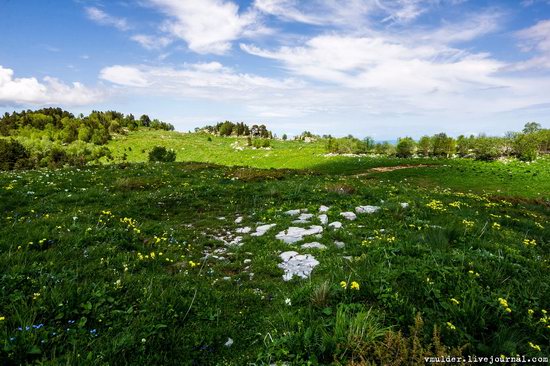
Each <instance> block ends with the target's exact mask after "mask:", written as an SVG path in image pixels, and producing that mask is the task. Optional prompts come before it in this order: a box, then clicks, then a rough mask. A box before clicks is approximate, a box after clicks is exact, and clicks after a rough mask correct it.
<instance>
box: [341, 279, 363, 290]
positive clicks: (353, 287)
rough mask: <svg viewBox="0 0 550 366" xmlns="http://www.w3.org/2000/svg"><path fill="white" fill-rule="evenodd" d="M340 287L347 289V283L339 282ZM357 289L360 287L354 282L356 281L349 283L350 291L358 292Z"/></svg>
mask: <svg viewBox="0 0 550 366" xmlns="http://www.w3.org/2000/svg"><path fill="white" fill-rule="evenodd" d="M340 287H342V288H343V289H347V288H348V283H347V282H346V281H341V282H340ZM359 288H360V286H359V283H358V282H356V281H352V282H351V284H350V289H352V290H356V291H359Z"/></svg>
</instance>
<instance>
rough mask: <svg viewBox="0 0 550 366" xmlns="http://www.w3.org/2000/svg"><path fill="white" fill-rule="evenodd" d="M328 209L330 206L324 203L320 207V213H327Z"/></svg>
mask: <svg viewBox="0 0 550 366" xmlns="http://www.w3.org/2000/svg"><path fill="white" fill-rule="evenodd" d="M328 210H330V207H328V206H325V205H323V206H321V207H319V213H327V212H328Z"/></svg>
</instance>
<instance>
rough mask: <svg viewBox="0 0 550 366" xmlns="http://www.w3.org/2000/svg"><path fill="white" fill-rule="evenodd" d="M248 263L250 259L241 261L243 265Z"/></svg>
mask: <svg viewBox="0 0 550 366" xmlns="http://www.w3.org/2000/svg"><path fill="white" fill-rule="evenodd" d="M250 262H252V259H245V260H244V261H243V263H244V264H248V263H250Z"/></svg>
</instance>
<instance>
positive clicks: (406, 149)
mask: <svg viewBox="0 0 550 366" xmlns="http://www.w3.org/2000/svg"><path fill="white" fill-rule="evenodd" d="M415 149H416V142H414V140H413V139H412V138H410V137H404V138H401V139H399V141H398V142H397V146H396V155H397V156H398V157H400V158H410V157H411V156H412V155H413V154H414V151H415Z"/></svg>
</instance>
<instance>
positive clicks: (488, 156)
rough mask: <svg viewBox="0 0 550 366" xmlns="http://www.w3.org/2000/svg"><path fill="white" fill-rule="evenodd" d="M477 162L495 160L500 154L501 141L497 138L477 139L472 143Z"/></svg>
mask: <svg viewBox="0 0 550 366" xmlns="http://www.w3.org/2000/svg"><path fill="white" fill-rule="evenodd" d="M474 152H475V155H476V159H477V160H486V161H488V160H495V159H497V158H498V157H500V156H501V154H502V149H501V139H499V138H498V137H484V136H480V137H478V138H477V139H476V140H475V142H474Z"/></svg>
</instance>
